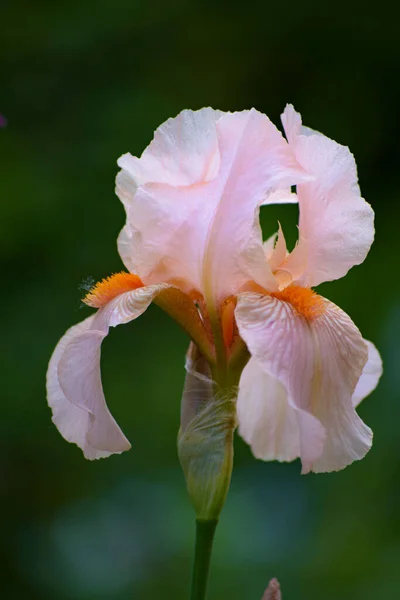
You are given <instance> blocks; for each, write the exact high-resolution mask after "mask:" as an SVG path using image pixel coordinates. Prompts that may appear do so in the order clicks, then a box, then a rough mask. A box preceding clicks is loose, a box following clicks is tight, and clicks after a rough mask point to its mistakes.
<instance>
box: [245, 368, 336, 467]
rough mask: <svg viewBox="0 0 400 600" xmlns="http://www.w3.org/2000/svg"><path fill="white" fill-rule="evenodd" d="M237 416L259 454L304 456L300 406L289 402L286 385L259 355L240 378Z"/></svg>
mask: <svg viewBox="0 0 400 600" xmlns="http://www.w3.org/2000/svg"><path fill="white" fill-rule="evenodd" d="M237 417H238V423H239V433H240V435H241V436H242V438H243V439H244V440H245V441H246V442H247V443H248V444H249V445H250V446H251V449H252V451H253V454H254V456H255V457H256V458H260V459H262V460H279V461H288V462H290V461H292V460H294V459H295V458H298V457H299V456H300V432H299V423H298V420H297V416H296V410H295V409H294V408H292V407H291V406H290V405H289V402H288V398H287V394H286V389H285V388H284V386H283V385H282V384H281V383H280V382H279V381H278V380H277V379H276V378H274V377H271V375H268V373H266V372H265V371H263V370H262V368H261V367H260V365H259V364H258V362H257V361H256V360H255V358H251V359H250V360H249V362H248V363H247V365H246V367H245V368H244V370H243V373H242V376H241V379H240V385H239V395H238V402H237ZM323 437H324V434H323V435H322V439H323Z"/></svg>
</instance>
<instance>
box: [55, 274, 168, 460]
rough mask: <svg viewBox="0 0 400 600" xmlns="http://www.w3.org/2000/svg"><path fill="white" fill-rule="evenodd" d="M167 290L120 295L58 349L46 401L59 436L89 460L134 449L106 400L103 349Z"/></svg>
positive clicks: (72, 330) (77, 327)
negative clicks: (115, 330)
mask: <svg viewBox="0 0 400 600" xmlns="http://www.w3.org/2000/svg"><path fill="white" fill-rule="evenodd" d="M168 287H169V286H168V285H166V284H159V285H154V286H149V287H141V288H138V289H136V290H132V291H129V292H126V293H124V294H121V295H120V296H118V297H116V298H114V299H113V300H111V302H109V303H108V304H106V305H105V306H104V307H102V308H100V309H99V310H98V311H97V313H96V314H94V315H92V316H91V317H89V318H88V319H85V321H83V322H82V323H79V324H78V325H75V326H74V327H71V328H70V329H69V330H68V331H67V333H66V334H65V335H64V336H63V337H62V338H61V340H60V341H59V343H58V344H57V346H56V349H55V351H54V353H53V356H52V357H51V360H50V363H49V368H48V371H47V399H48V403H49V406H50V407H51V409H52V411H53V422H54V423H55V425H56V426H57V428H58V430H59V431H60V433H61V435H62V436H63V437H64V438H65V439H66V440H67V441H69V442H73V443H75V444H77V445H78V446H79V447H80V448H81V449H82V450H83V453H84V455H85V457H86V458H88V459H96V458H102V457H106V456H109V455H110V454H114V453H117V454H119V453H121V452H123V451H124V450H129V448H130V444H129V442H128V440H127V439H126V437H125V436H124V434H123V433H122V431H121V429H120V428H119V426H118V425H117V423H116V422H115V420H114V419H113V417H112V416H111V413H110V412H109V410H108V408H107V405H106V401H105V398H104V393H103V387H102V384H101V374H100V348H101V343H102V341H103V339H104V338H105V337H106V335H107V334H108V330H109V327H110V326H111V327H115V326H116V325H119V324H120V323H127V322H129V321H131V320H133V319H136V318H137V317H139V316H140V315H141V314H142V313H143V312H144V311H145V310H146V308H147V307H148V306H149V304H150V303H151V301H152V300H153V299H154V298H155V297H156V296H157V295H158V294H160V293H161V292H162V291H164V290H165V289H167V288H168Z"/></svg>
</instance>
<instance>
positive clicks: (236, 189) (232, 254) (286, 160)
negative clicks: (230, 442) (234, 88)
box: [203, 109, 307, 298]
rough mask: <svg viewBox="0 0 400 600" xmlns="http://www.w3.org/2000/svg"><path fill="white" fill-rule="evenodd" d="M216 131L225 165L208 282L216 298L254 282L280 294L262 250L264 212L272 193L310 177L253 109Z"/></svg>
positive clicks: (210, 242)
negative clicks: (260, 208) (262, 218)
mask: <svg viewBox="0 0 400 600" xmlns="http://www.w3.org/2000/svg"><path fill="white" fill-rule="evenodd" d="M217 130H218V139H219V148H220V156H221V166H220V171H219V174H218V177H217V178H216V180H215V182H213V183H214V184H215V188H216V193H217V199H218V201H217V203H216V209H215V212H214V214H213V216H212V222H211V223H210V226H209V232H208V236H207V247H206V251H205V257H204V261H203V279H204V281H205V282H207V285H209V287H210V288H212V289H213V292H214V295H216V296H217V298H218V297H222V296H224V295H229V294H234V293H236V292H237V291H238V290H239V289H240V288H241V287H242V286H243V285H245V284H246V283H247V282H248V281H249V280H253V281H255V282H256V283H257V284H259V285H261V286H263V287H265V288H267V289H275V288H276V282H275V278H274V277H273V275H272V273H271V270H270V268H269V266H268V264H267V263H266V261H265V257H264V251H263V248H262V236H261V228H260V224H259V207H260V204H261V203H262V202H263V201H265V197H266V196H267V195H268V194H269V193H271V192H272V191H274V190H275V189H278V188H281V187H282V188H285V189H286V188H288V186H291V185H293V184H294V183H295V182H296V183H297V182H299V181H302V180H303V179H304V177H307V174H305V173H304V171H303V170H302V169H301V168H299V165H298V164H297V163H296V161H295V160H294V158H293V155H292V153H291V151H290V149H289V146H288V145H287V144H286V143H285V140H284V139H283V137H282V136H281V134H280V132H279V131H278V130H277V129H276V127H275V126H274V125H273V124H272V123H271V121H270V120H269V119H268V117H266V116H265V115H263V114H261V113H259V112H258V111H256V110H254V109H252V110H250V111H245V112H242V113H233V114H228V115H225V116H224V117H223V118H222V119H220V120H219V121H218V122H217ZM222 248H223V249H224V251H223V252H221V249H222Z"/></svg>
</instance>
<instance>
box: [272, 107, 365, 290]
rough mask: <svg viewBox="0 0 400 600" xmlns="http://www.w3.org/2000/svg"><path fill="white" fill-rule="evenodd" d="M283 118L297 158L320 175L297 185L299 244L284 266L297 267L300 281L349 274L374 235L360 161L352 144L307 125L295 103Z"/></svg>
mask: <svg viewBox="0 0 400 600" xmlns="http://www.w3.org/2000/svg"><path fill="white" fill-rule="evenodd" d="M282 123H283V126H284V129H285V133H286V136H287V138H288V140H289V144H290V145H291V147H292V148H293V149H294V152H295V155H296V159H297V160H298V162H299V163H300V164H301V166H302V167H303V168H304V169H305V170H306V171H307V172H308V173H309V174H310V175H312V176H313V177H314V180H313V181H309V182H304V183H301V184H299V185H298V186H297V196H298V199H299V208H300V220H299V244H298V246H297V247H296V248H295V250H294V251H293V252H292V254H291V256H290V257H289V258H288V260H287V261H286V264H285V267H284V268H285V269H287V270H288V271H291V270H292V267H293V268H295V269H296V276H297V277H298V283H299V284H300V285H303V286H316V285H319V284H320V283H322V282H324V281H331V280H333V279H339V278H340V277H343V276H344V275H345V274H346V273H347V271H348V270H349V269H350V268H351V267H353V266H354V265H359V264H360V263H362V262H363V261H364V259H365V257H366V255H367V253H368V251H369V249H370V247H371V244H372V242H373V239H374V212H373V210H372V208H371V206H370V205H369V204H368V203H367V202H365V200H364V199H363V198H362V197H361V196H360V189H359V187H358V183H357V169H356V163H355V160H354V157H353V155H352V154H351V152H350V151H349V149H348V148H346V147H345V146H342V145H340V144H338V143H336V142H334V141H333V140H331V139H329V138H328V137H326V136H324V135H322V134H320V133H318V132H315V131H313V130H312V129H309V128H306V127H302V125H301V117H300V115H299V113H297V112H296V111H295V110H294V108H293V107H292V106H290V105H288V106H287V107H286V109H285V111H284V113H283V115H282ZM299 262H301V265H302V269H301V271H302V274H301V276H299V275H298V265H299Z"/></svg>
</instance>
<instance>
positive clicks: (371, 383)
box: [353, 340, 383, 406]
mask: <svg viewBox="0 0 400 600" xmlns="http://www.w3.org/2000/svg"><path fill="white" fill-rule="evenodd" d="M364 342H365V343H366V344H367V346H368V360H367V362H366V364H365V367H364V369H363V372H362V373H361V377H360V379H359V380H358V383H357V386H356V389H355V390H354V394H353V406H358V405H359V404H360V402H361V400H364V398H366V397H367V396H369V394H370V393H371V392H373V391H374V389H375V388H376V386H377V385H378V381H379V379H380V377H381V375H382V371H383V368H382V359H381V357H380V354H379V352H378V350H377V349H376V348H375V346H374V344H373V343H372V342H369V341H368V340H364Z"/></svg>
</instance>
